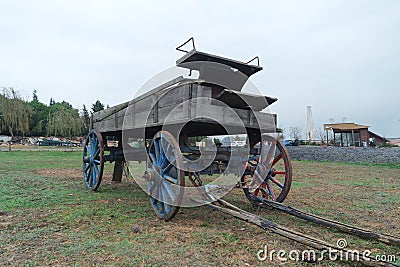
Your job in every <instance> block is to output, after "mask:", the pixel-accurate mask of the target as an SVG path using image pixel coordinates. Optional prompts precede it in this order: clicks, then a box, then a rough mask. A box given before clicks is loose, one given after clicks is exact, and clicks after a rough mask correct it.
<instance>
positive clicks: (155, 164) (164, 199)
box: [146, 131, 185, 221]
mask: <svg viewBox="0 0 400 267" xmlns="http://www.w3.org/2000/svg"><path fill="white" fill-rule="evenodd" d="M182 166H183V157H182V153H181V150H180V148H179V145H178V142H177V141H176V139H175V138H174V136H173V135H172V134H170V133H169V132H166V131H159V132H158V133H156V135H155V136H154V137H153V141H152V143H151V145H150V147H149V150H148V160H147V171H146V173H147V177H148V181H147V186H148V193H149V195H150V202H151V205H152V206H153V209H154V211H155V212H156V214H157V216H158V217H160V218H162V219H164V220H165V221H168V220H170V219H172V218H173V217H174V216H175V215H176V213H177V212H178V210H179V205H180V204H181V202H182V197H183V187H184V186H185V172H184V171H183V169H182Z"/></svg>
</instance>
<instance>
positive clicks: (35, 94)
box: [32, 89, 39, 102]
mask: <svg viewBox="0 0 400 267" xmlns="http://www.w3.org/2000/svg"><path fill="white" fill-rule="evenodd" d="M32 98H33V101H36V102H38V101H39V99H38V96H37V91H36V89H35V90H33V97H32Z"/></svg>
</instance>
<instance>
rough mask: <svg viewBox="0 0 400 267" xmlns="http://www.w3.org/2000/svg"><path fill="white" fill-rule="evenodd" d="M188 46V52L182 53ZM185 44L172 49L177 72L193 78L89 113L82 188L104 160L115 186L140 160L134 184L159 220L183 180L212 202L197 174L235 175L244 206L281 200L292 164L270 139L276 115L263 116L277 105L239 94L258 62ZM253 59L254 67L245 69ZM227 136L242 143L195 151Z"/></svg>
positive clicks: (170, 212) (180, 196)
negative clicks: (140, 169)
mask: <svg viewBox="0 0 400 267" xmlns="http://www.w3.org/2000/svg"><path fill="white" fill-rule="evenodd" d="M190 41H191V42H192V43H193V49H192V50H190V51H185V50H183V49H182V46H183V45H185V44H187V43H188V42H190ZM188 42H186V43H185V44H183V45H182V46H180V47H178V48H177V50H179V51H183V52H185V55H184V56H183V57H182V58H180V59H179V60H178V61H177V62H176V66H177V67H179V68H185V69H188V71H189V72H190V74H191V75H192V76H189V77H186V78H185V77H183V76H180V77H177V78H175V79H172V80H170V81H167V82H165V83H163V84H161V85H159V86H157V87H155V88H153V89H151V90H150V91H148V92H146V93H144V94H142V95H139V96H137V97H135V98H134V99H133V100H131V101H128V102H125V103H122V104H120V105H117V106H114V107H111V108H108V109H105V110H103V111H100V112H95V113H94V114H93V116H92V118H91V131H90V133H89V134H88V136H87V139H86V142H85V147H84V151H83V176H84V180H85V183H86V185H87V187H88V188H89V189H90V190H97V189H98V187H99V186H100V183H101V180H102V176H103V169H104V163H105V162H114V164H115V165H114V173H113V181H121V178H122V174H123V166H124V164H125V163H127V162H131V161H145V162H146V164H147V165H146V172H145V173H144V175H143V176H142V177H139V178H138V179H137V180H136V181H139V180H140V181H141V182H139V184H140V183H141V184H143V185H145V187H146V188H147V190H146V189H145V190H146V191H147V193H148V194H149V196H150V202H151V205H152V206H153V208H154V210H155V212H156V214H157V215H158V216H159V217H161V218H163V219H164V220H169V219H171V218H172V217H174V216H175V214H176V213H177V211H178V209H179V207H180V206H182V205H184V203H183V202H185V191H190V190H188V187H187V186H186V187H185V184H186V185H187V184H188V181H189V182H190V184H192V185H194V186H196V187H199V188H202V190H200V191H202V192H203V193H204V194H205V196H206V197H208V198H209V199H208V200H209V201H210V202H212V201H213V200H214V199H213V197H214V196H213V195H211V194H208V193H207V192H209V190H210V188H211V184H212V183H208V185H207V184H205V183H204V181H203V180H202V175H209V176H210V177H211V178H213V177H215V176H216V175H217V176H218V175H219V176H227V175H228V174H230V175H234V176H236V177H237V178H236V181H235V182H237V183H238V184H239V186H240V187H242V188H243V191H244V193H245V194H246V197H247V198H249V199H250V200H251V198H252V197H261V198H265V199H267V198H269V199H272V200H274V201H277V202H282V201H283V200H284V199H285V197H286V196H287V194H288V192H289V189H290V184H291V179H292V170H291V162H290V158H289V155H288V153H287V151H286V149H285V148H284V146H283V145H282V143H281V142H280V141H279V140H278V139H276V138H275V137H274V135H273V134H274V133H277V132H278V131H279V129H277V124H276V119H277V117H276V115H275V114H271V113H268V112H263V110H264V109H265V108H267V107H268V106H269V105H271V104H272V103H274V102H275V101H277V99H276V98H273V97H268V96H263V95H257V94H249V93H244V92H242V88H243V86H244V85H245V84H246V82H248V78H249V77H250V76H251V75H253V74H255V73H256V72H258V71H260V70H262V67H260V66H259V62H258V57H256V58H254V59H253V60H252V61H250V62H247V63H244V62H239V61H236V60H232V59H228V58H224V57H220V56H216V55H212V54H208V53H204V52H200V51H197V50H196V49H195V47H194V42H193V39H189V41H188ZM255 60H257V65H253V64H251V62H254V61H255ZM194 73H197V74H198V77H196V78H194V77H193V76H194ZM226 135H229V136H230V137H232V136H239V135H245V136H246V145H244V146H238V147H236V146H232V145H229V142H228V145H226V144H225V145H221V144H212V145H211V148H207V147H203V146H199V143H197V146H196V140H197V141H199V140H201V139H202V138H204V137H206V136H218V137H220V136H226ZM213 175H214V176H213ZM213 186H214V188H216V187H218V186H216V185H215V184H213ZM229 186H231V184H230V185H229ZM189 202H190V201H189ZM199 203H200V204H201V201H200V202H199ZM192 204H193V203H192ZM187 205H189V204H187Z"/></svg>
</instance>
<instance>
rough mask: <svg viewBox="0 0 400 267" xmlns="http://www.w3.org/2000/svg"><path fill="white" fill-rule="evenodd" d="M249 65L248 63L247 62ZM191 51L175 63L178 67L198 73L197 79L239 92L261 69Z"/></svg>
mask: <svg viewBox="0 0 400 267" xmlns="http://www.w3.org/2000/svg"><path fill="white" fill-rule="evenodd" d="M248 63H249V62H248ZM248 63H244V62H240V61H237V60H233V59H229V58H224V57H220V56H216V55H211V54H208V53H204V52H200V51H196V50H195V49H193V50H192V51H189V52H188V53H187V54H185V55H184V56H183V57H181V58H180V59H178V60H177V61H176V65H177V66H178V67H182V68H186V69H190V70H197V71H199V73H200V75H199V79H202V80H205V81H206V82H209V83H214V84H218V85H221V86H223V87H225V88H229V89H231V90H235V91H241V90H242V87H243V85H244V84H245V83H246V81H247V79H248V78H249V77H250V76H251V75H253V74H254V73H256V72H258V71H260V70H262V67H260V66H257V65H250V64H248Z"/></svg>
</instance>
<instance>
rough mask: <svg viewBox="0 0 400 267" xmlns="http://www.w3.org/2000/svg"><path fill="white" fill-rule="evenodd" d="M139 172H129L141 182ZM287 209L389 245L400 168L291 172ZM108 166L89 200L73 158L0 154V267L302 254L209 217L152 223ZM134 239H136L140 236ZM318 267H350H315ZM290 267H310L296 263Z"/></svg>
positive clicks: (332, 237) (314, 229) (186, 211)
mask: <svg viewBox="0 0 400 267" xmlns="http://www.w3.org/2000/svg"><path fill="white" fill-rule="evenodd" d="M144 167H145V165H144V163H142V164H141V165H139V164H138V165H137V166H136V168H135V169H136V170H137V172H136V173H133V175H134V176H141V175H142V174H143V171H144ZM293 170H294V177H293V179H294V182H293V185H292V189H291V192H290V193H289V196H288V198H287V200H286V201H285V203H286V204H288V205H291V206H295V207H298V208H301V209H304V210H307V211H310V212H313V213H316V214H318V215H323V216H326V217H328V218H332V219H335V220H340V221H342V222H345V223H350V224H355V225H358V226H361V227H365V228H370V229H372V230H375V231H380V232H386V233H389V234H392V235H399V234H400V228H399V225H400V190H399V188H400V166H396V165H371V164H347V163H346V164H345V163H329V162H300V161H294V162H293ZM111 173H112V165H111V164H107V166H106V173H105V178H104V180H103V183H102V185H101V186H100V188H99V190H98V192H95V193H94V192H90V191H88V190H86V188H85V184H84V182H83V179H82V174H81V153H80V152H59V151H51V152H39V151H33V152H32V151H31V152H27V151H16V152H0V266H4V265H6V266H7V265H14V266H44V265H53V266H93V265H96V266H104V265H118V266H271V265H279V264H282V263H281V262H280V261H278V260H277V259H276V258H275V259H274V261H273V262H272V263H271V262H270V261H259V260H258V259H257V252H258V251H259V250H260V249H262V248H264V245H267V247H268V249H270V250H272V249H274V250H280V249H284V250H286V251H290V250H294V249H295V250H302V249H307V248H306V247H304V246H302V245H299V244H297V243H294V242H293V241H290V240H287V239H284V238H282V237H279V236H275V235H272V234H270V233H267V232H265V231H262V230H261V229H259V228H257V227H254V226H252V225H249V224H246V223H244V222H242V221H239V220H237V219H234V218H231V217H229V216H227V215H224V214H222V213H219V212H218V211H212V210H211V209H209V208H207V207H198V208H182V209H181V210H180V211H179V213H178V215H177V216H176V217H175V218H174V219H173V220H172V221H170V222H163V221H160V220H158V219H157V218H156V217H155V214H154V212H153V210H152V208H151V206H150V203H149V199H148V197H147V195H146V194H145V193H144V192H143V191H141V190H140V189H139V187H138V186H137V185H136V184H135V182H134V179H133V178H124V180H123V182H122V183H120V184H115V183H111ZM225 199H226V200H228V201H230V202H232V203H233V204H235V205H237V206H239V207H241V208H243V209H246V210H248V211H251V212H253V213H255V214H257V215H261V216H263V217H265V218H267V219H270V220H273V221H275V222H278V223H280V224H282V225H284V226H287V227H293V229H295V230H298V231H301V232H305V233H307V234H310V235H314V236H316V237H319V238H321V239H324V240H326V241H329V242H331V243H335V242H336V240H337V239H339V238H345V239H346V240H347V242H348V244H349V248H359V249H360V250H362V249H370V250H372V252H373V254H386V255H396V254H397V262H399V263H400V254H399V252H400V248H399V247H393V246H386V245H382V244H379V243H377V242H374V241H368V240H363V239H360V238H357V237H354V236H349V235H347V234H343V233H341V232H339V231H336V230H332V229H327V228H325V227H322V226H317V225H314V224H312V223H309V222H305V221H303V220H301V219H298V218H294V217H291V216H288V215H284V214H282V213H279V212H277V211H273V210H265V209H263V210H259V209H256V208H254V207H252V206H251V205H250V204H249V203H248V202H247V200H246V199H245V197H244V194H243V192H242V191H241V189H234V190H233V191H232V192H231V193H229V194H228V195H227V196H226V197H225ZM137 230H139V231H137ZM319 264H320V265H321V266H343V265H348V266H353V265H356V264H355V263H344V262H329V261H322V262H320V263H319ZM286 265H289V266H314V265H315V263H313V264H312V263H306V262H293V261H289V262H287V263H286Z"/></svg>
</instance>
